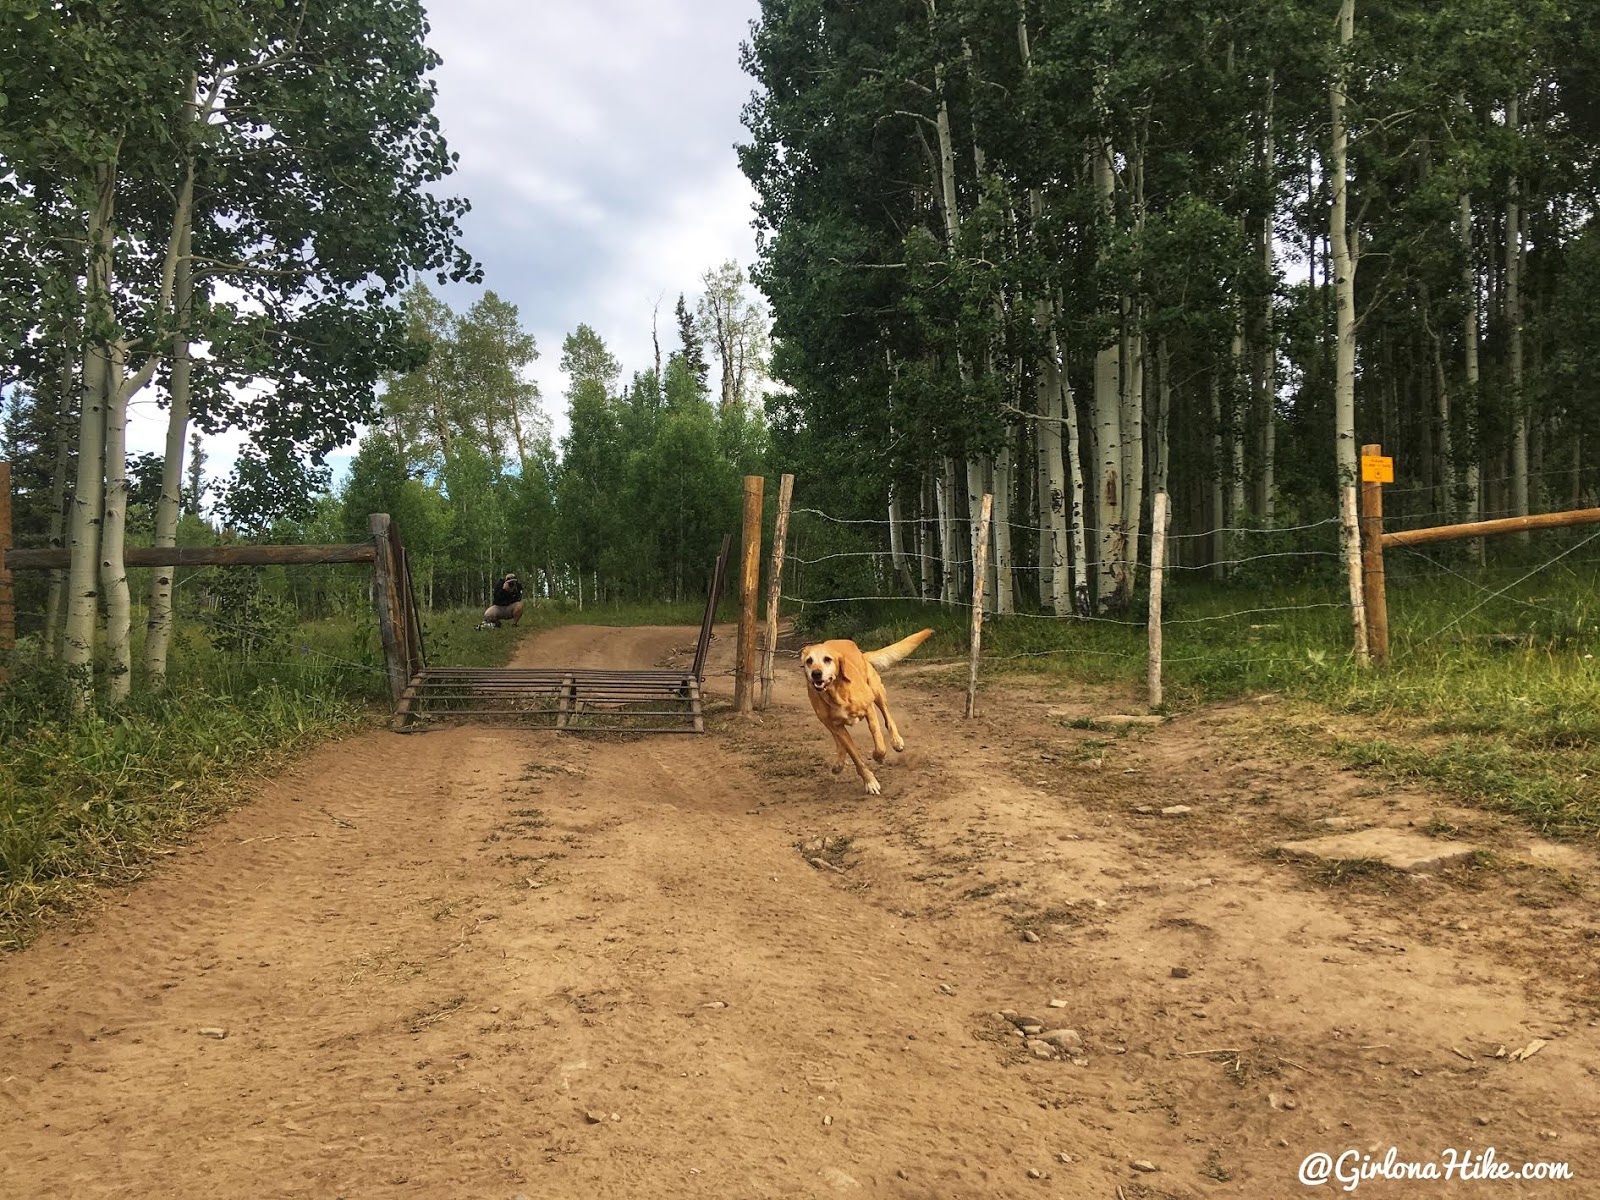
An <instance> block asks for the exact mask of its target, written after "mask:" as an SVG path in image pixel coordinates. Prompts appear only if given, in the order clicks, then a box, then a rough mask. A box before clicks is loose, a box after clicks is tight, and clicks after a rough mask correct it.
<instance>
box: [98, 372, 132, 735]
mask: <svg viewBox="0 0 1600 1200" xmlns="http://www.w3.org/2000/svg"><path fill="white" fill-rule="evenodd" d="M125 354H126V348H125V347H124V346H123V345H121V344H118V345H116V346H114V347H113V349H112V352H111V362H110V367H109V370H108V373H107V376H106V447H105V472H106V487H105V496H104V499H103V504H104V514H103V516H102V518H101V525H100V590H101V591H102V592H103V593H104V594H105V604H106V698H107V699H108V700H110V701H111V703H113V704H121V703H122V702H123V701H124V700H126V699H127V698H128V696H129V694H130V693H131V692H132V690H133V648H132V643H133V596H132V594H131V593H130V591H129V589H128V568H127V567H126V566H125V565H124V564H123V548H124V547H125V546H126V544H127V532H128V438H127V434H128V396H127V393H126V391H125V390H124V388H123V384H124V369H123V360H124V356H125Z"/></svg>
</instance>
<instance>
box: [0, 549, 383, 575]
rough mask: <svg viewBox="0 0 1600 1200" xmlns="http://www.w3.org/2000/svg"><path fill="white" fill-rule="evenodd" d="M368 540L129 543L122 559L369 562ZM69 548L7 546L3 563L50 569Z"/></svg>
mask: <svg viewBox="0 0 1600 1200" xmlns="http://www.w3.org/2000/svg"><path fill="white" fill-rule="evenodd" d="M376 554H377V550H376V548H375V547H374V546H372V545H370V544H360V545H348V546H347V545H335V546H130V547H128V549H127V550H125V551H124V552H123V556H122V561H123V563H124V565H126V566H130V567H296V566H322V565H326V564H331V563H369V562H371V561H372V560H373V558H374V557H376ZM71 560H72V551H71V550H69V549H67V548H65V547H58V548H55V549H48V550H16V549H13V550H10V551H8V552H7V553H6V556H5V565H6V566H7V567H9V568H11V569H12V570H13V571H23V570H50V569H52V568H62V567H66V566H68V565H70V563H71Z"/></svg>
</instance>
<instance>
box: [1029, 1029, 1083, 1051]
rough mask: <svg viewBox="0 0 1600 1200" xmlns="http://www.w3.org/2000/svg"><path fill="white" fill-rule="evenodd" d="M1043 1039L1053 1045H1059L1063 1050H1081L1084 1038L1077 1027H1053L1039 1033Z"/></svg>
mask: <svg viewBox="0 0 1600 1200" xmlns="http://www.w3.org/2000/svg"><path fill="white" fill-rule="evenodd" d="M1039 1038H1040V1040H1041V1041H1044V1042H1047V1043H1048V1044H1050V1045H1052V1046H1059V1047H1061V1049H1063V1050H1080V1049H1082V1048H1083V1038H1082V1037H1080V1036H1079V1034H1078V1031H1077V1030H1076V1029H1051V1030H1049V1031H1047V1032H1045V1033H1041V1034H1040V1035H1039Z"/></svg>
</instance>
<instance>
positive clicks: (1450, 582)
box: [802, 543, 1600, 838]
mask: <svg viewBox="0 0 1600 1200" xmlns="http://www.w3.org/2000/svg"><path fill="white" fill-rule="evenodd" d="M1558 545H1559V544H1557V543H1546V544H1545V545H1543V546H1541V547H1539V548H1538V549H1536V550H1534V551H1529V552H1525V553H1530V554H1533V555H1535V556H1536V557H1531V558H1525V559H1523V560H1521V561H1510V562H1505V563H1499V564H1491V565H1490V566H1489V567H1488V568H1478V567H1474V566H1472V565H1470V564H1465V563H1462V562H1460V561H1459V560H1457V561H1445V562H1442V563H1433V562H1427V563H1421V564H1419V563H1418V562H1417V561H1416V556H1412V557H1411V558H1410V559H1401V560H1400V564H1399V566H1400V569H1399V570H1397V571H1394V573H1393V577H1392V578H1391V580H1390V589H1389V614H1390V629H1391V646H1392V655H1391V663H1390V665H1389V666H1388V667H1387V668H1382V669H1378V668H1373V669H1362V668H1360V667H1358V666H1357V665H1356V664H1355V662H1354V660H1353V655H1352V653H1351V650H1350V645H1351V641H1352V633H1351V629H1350V620H1349V609H1348V606H1347V605H1346V604H1345V603H1344V598H1343V595H1342V593H1341V591H1340V588H1339V585H1338V584H1337V583H1336V582H1333V581H1331V580H1330V581H1327V582H1318V581H1316V580H1311V581H1307V582H1300V583H1293V584H1282V585H1277V586H1268V585H1262V584H1260V583H1252V584H1251V585H1249V586H1245V585H1240V586H1228V585H1219V584H1216V583H1213V582H1211V581H1209V580H1201V579H1197V578H1196V577H1195V574H1193V573H1179V574H1178V575H1177V577H1176V578H1175V579H1172V580H1169V583H1168V588H1167V601H1166V603H1165V605H1164V629H1163V636H1164V643H1165V649H1164V655H1163V658H1164V685H1165V686H1164V691H1165V697H1164V699H1165V707H1166V708H1167V710H1169V711H1179V710H1183V709H1188V708H1194V707H1197V706H1199V705H1202V704H1207V703H1214V702H1221V701H1227V700H1231V699H1236V698H1239V697H1244V696H1258V695H1261V694H1263V693H1269V694H1274V695H1276V696H1277V697H1279V698H1280V703H1281V708H1279V709H1277V710H1275V713H1274V715H1275V718H1282V720H1281V721H1280V728H1282V729H1284V730H1285V731H1289V729H1290V726H1291V725H1293V726H1294V727H1295V728H1296V729H1297V730H1298V732H1297V733H1294V734H1293V736H1294V737H1296V738H1297V739H1298V740H1300V741H1301V742H1303V743H1304V744H1305V745H1306V746H1308V747H1311V748H1313V749H1315V750H1316V751H1318V752H1319V753H1324V754H1327V755H1329V756H1331V757H1333V758H1335V759H1337V760H1339V761H1341V762H1343V763H1345V764H1347V765H1350V766H1358V767H1362V768H1364V769H1367V770H1371V771H1375V772H1379V773H1382V774H1384V775H1387V776H1389V777H1392V778H1397V779H1416V780H1420V781H1424V782H1427V783H1430V784H1432V785H1435V786H1437V787H1440V788H1442V789H1444V790H1446V791H1448V792H1450V793H1453V794H1454V795H1456V796H1457V797H1460V798H1461V799H1463V800H1466V801H1468V802H1470V803H1473V804H1476V805H1478V806H1481V807H1483V808H1485V809H1489V810H1492V811H1496V812H1501V813H1505V814H1509V815H1512V816H1514V817H1516V818H1518V819H1520V820H1522V821H1524V822H1525V823H1526V824H1527V825H1528V826H1529V827H1530V828H1532V829H1534V830H1536V831H1538V832H1540V833H1543V834H1546V835H1550V836H1557V837H1586V838H1593V837H1597V836H1600V657H1596V656H1600V563H1595V562H1592V561H1591V562H1585V563H1580V564H1572V563H1571V562H1570V561H1569V560H1562V561H1560V562H1558V563H1556V564H1554V565H1553V566H1551V567H1549V568H1548V569H1545V570H1539V569H1538V568H1539V567H1540V565H1541V564H1542V563H1549V562H1550V560H1551V559H1552V558H1554V556H1555V555H1556V554H1557V553H1559V549H1558ZM1391 557H1392V558H1393V557H1396V556H1393V555H1391ZM1530 573H1531V574H1530ZM1524 576H1528V578H1526V579H1524V578H1523V577H1524ZM1518 581H1521V582H1518ZM1513 584H1514V585H1515V586H1512V587H1510V590H1509V591H1507V592H1506V594H1504V595H1494V593H1496V592H1498V591H1499V590H1500V589H1502V588H1506V587H1507V586H1508V585H1513ZM830 619H837V620H838V622H839V623H838V624H828V622H829V621H830ZM802 621H803V623H804V624H808V625H810V626H811V627H812V628H822V627H826V628H828V629H829V631H830V636H840V637H846V636H847V637H854V638H856V639H857V640H858V641H861V642H863V643H864V644H872V645H881V644H884V643H887V642H889V641H893V640H895V639H897V638H899V637H903V636H905V634H907V633H909V632H911V631H913V630H915V629H918V628H920V627H923V626H926V625H931V626H933V627H934V628H935V630H936V631H937V636H936V638H935V639H934V640H933V641H931V642H930V643H929V645H928V646H927V647H926V649H925V651H924V653H923V654H921V655H919V661H921V662H929V661H931V662H939V661H944V662H948V663H950V664H951V665H952V667H954V666H956V665H957V664H961V663H964V662H965V661H966V647H967V638H968V621H969V613H968V611H967V610H966V609H962V608H948V609H946V608H940V607H939V606H937V605H931V604H921V603H916V602H908V601H896V602H889V603H880V604H878V605H876V606H873V607H871V608H868V609H859V608H855V609H850V610H848V612H847V613H845V612H841V613H839V614H836V615H835V614H829V612H828V606H826V605H818V606H816V607H814V608H810V609H806V610H804V611H803V613H802ZM806 632H807V633H809V632H811V629H810V628H808V629H807V630H806ZM983 649H984V660H983V671H982V676H981V678H982V679H984V680H985V681H986V682H987V683H988V684H990V685H991V686H993V685H995V684H996V683H997V682H998V681H999V680H1003V679H1004V678H1005V677H1006V676H1007V675H1010V674H1018V675H1027V676H1033V677H1040V676H1042V677H1044V678H1046V679H1053V680H1060V681H1063V682H1066V681H1073V682H1083V683H1093V684H1110V685H1120V686H1123V687H1126V688H1128V689H1130V690H1136V691H1138V692H1141V693H1142V690H1143V687H1144V680H1145V670H1146V663H1147V649H1146V627H1145V613H1144V611H1143V608H1142V600H1141V603H1140V608H1139V610H1138V611H1136V612H1132V613H1129V614H1126V615H1125V616H1121V617H1116V618H1094V619H1089V620H1083V621H1075V620H1066V621H1058V620H1056V619H1054V618H1053V617H1048V616H1043V617H1041V616H1038V615H1016V616H1011V617H1006V618H995V617H989V618H986V620H985V623H984V647H983ZM1297 710H1303V711H1302V712H1301V717H1302V719H1297V720H1291V718H1292V717H1293V716H1294V714H1295V713H1296V711H1297ZM1318 713H1321V714H1348V715H1350V716H1352V717H1355V718H1359V719H1358V720H1355V721H1352V722H1347V723H1343V724H1348V725H1349V726H1351V729H1350V730H1349V731H1330V730H1328V729H1326V728H1324V726H1325V725H1326V724H1327V722H1326V721H1325V720H1319V719H1317V716H1316V714H1318ZM1362 730H1365V732H1361V731H1362Z"/></svg>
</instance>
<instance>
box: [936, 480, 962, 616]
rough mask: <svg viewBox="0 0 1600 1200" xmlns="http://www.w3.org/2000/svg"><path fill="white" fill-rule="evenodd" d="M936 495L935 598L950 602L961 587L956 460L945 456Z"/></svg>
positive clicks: (942, 601)
mask: <svg viewBox="0 0 1600 1200" xmlns="http://www.w3.org/2000/svg"><path fill="white" fill-rule="evenodd" d="M936 491H937V492H938V496H939V571H940V574H939V601H940V603H942V604H954V603H955V602H956V598H957V596H958V595H959V594H960V591H961V579H960V566H959V563H960V560H959V558H958V557H957V556H958V555H959V553H960V551H958V550H957V549H956V547H957V545H958V544H959V543H958V541H957V539H956V514H955V504H956V460H955V459H953V458H950V457H948V456H947V457H945V458H944V460H943V461H942V469H941V473H940V477H939V479H938V482H937V484H936Z"/></svg>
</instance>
